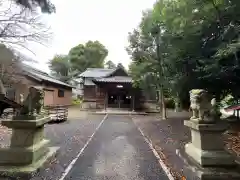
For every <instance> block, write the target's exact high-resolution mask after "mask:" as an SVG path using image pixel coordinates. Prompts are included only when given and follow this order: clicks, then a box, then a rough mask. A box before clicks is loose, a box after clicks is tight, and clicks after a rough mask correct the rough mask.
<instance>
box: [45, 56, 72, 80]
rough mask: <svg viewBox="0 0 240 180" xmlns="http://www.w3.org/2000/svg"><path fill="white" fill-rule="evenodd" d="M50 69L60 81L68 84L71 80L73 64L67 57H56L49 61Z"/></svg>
mask: <svg viewBox="0 0 240 180" xmlns="http://www.w3.org/2000/svg"><path fill="white" fill-rule="evenodd" d="M49 68H50V70H51V74H52V75H53V76H55V77H57V78H58V79H59V80H61V81H64V82H67V81H69V80H70V79H71V64H70V61H69V58H68V56H67V55H55V56H54V58H53V59H51V60H50V61H49Z"/></svg>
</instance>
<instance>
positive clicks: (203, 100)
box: [189, 89, 221, 123]
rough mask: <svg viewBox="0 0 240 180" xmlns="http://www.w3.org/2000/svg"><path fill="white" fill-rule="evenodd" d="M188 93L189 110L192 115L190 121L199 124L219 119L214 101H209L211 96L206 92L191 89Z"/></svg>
mask: <svg viewBox="0 0 240 180" xmlns="http://www.w3.org/2000/svg"><path fill="white" fill-rule="evenodd" d="M189 93H190V102H191V105H190V108H191V109H192V113H193V114H192V117H191V120H193V121H197V122H199V123H213V122H215V121H216V120H217V119H218V118H219V117H220V115H221V114H220V113H219V110H218V107H217V103H216V99H215V98H213V99H212V100H211V96H210V95H209V93H208V92H207V91H206V90H203V89H193V90H191V91H190V92H189Z"/></svg>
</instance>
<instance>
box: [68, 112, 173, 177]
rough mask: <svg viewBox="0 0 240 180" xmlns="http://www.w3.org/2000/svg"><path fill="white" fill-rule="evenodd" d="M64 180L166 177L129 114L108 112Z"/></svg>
mask: <svg viewBox="0 0 240 180" xmlns="http://www.w3.org/2000/svg"><path fill="white" fill-rule="evenodd" d="M65 180H168V177H167V176H166V175H165V173H164V171H163V170H162V168H161V166H160V165H159V163H158V161H157V158H156V157H155V156H154V155H153V152H152V151H151V149H150V148H149V146H148V144H147V143H146V142H145V141H144V139H143V137H142V135H141V133H140V132H139V131H138V129H137V128H136V126H135V125H134V123H133V122H132V120H131V118H130V117H129V116H123V115H121V116H117V115H109V116H108V118H107V119H106V120H105V121H104V123H103V124H102V125H101V127H100V128H99V129H98V131H97V132H96V134H95V136H94V137H93V139H92V140H91V141H90V143H89V144H88V146H87V148H86V149H85V151H84V152H83V153H82V154H81V156H80V157H79V159H78V160H77V161H76V163H75V164H74V166H73V168H72V170H71V171H70V172H69V174H68V175H67V176H66V178H65Z"/></svg>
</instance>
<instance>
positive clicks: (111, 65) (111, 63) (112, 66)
mask: <svg viewBox="0 0 240 180" xmlns="http://www.w3.org/2000/svg"><path fill="white" fill-rule="evenodd" d="M105 66H106V68H108V69H114V68H116V67H117V66H116V64H114V62H112V61H111V60H109V61H107V62H106V63H105Z"/></svg>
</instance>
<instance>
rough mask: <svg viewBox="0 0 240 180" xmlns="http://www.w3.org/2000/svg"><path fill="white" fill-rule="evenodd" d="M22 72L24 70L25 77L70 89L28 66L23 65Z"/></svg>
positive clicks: (65, 84)
mask: <svg viewBox="0 0 240 180" xmlns="http://www.w3.org/2000/svg"><path fill="white" fill-rule="evenodd" d="M23 70H25V72H26V75H27V76H30V77H32V78H35V79H37V80H40V81H48V82H52V83H55V84H60V85H63V86H67V87H72V86H71V85H69V84H67V83H64V82H62V81H59V80H57V79H55V78H54V77H52V76H50V75H49V74H47V73H45V72H43V71H40V70H38V69H35V68H33V67H31V66H28V65H25V64H24V65H23Z"/></svg>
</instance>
